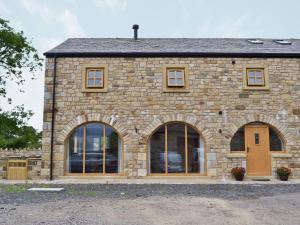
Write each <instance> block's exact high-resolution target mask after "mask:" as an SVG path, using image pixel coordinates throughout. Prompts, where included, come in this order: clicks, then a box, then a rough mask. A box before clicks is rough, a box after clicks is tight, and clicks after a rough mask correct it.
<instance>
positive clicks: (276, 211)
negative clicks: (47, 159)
mask: <svg viewBox="0 0 300 225" xmlns="http://www.w3.org/2000/svg"><path fill="white" fill-rule="evenodd" d="M30 186H32V185H3V184H2V185H0V224H1V225H2V224H3V225H6V224H7V225H9V224H13V225H18V224H22V225H25V224H51V225H56V224H57V225H58V224H89V225H93V224H122V225H123V224H124V225H125V224H130V225H132V224H139V225H140V224H163V225H165V224H209V225H214V224H239V225H241V224H242V225H247V224H255V225H258V224H272V225H273V224H284V225H288V224H293V225H295V224H299V223H300V222H299V221H300V185H299V184H242V185H240V184H190V185H183V184H182V185H180V184H178V185H164V184H143V185H136V184H113V185H109V184H108V185H106V184H78V185H59V187H64V188H65V190H64V191H62V192H59V193H42V192H29V191H26V189H27V188H28V187H30ZM39 186H44V185H39ZM50 186H51V185H50ZM35 187H36V185H35ZM55 187H58V185H56V186H55Z"/></svg>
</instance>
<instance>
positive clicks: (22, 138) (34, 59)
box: [0, 18, 42, 148]
mask: <svg viewBox="0 0 300 225" xmlns="http://www.w3.org/2000/svg"><path fill="white" fill-rule="evenodd" d="M41 67H42V59H41V58H40V57H39V55H38V53H37V50H36V49H35V48H34V47H32V46H31V42H30V41H28V40H27V38H26V37H25V36H24V33H23V31H20V32H17V31H15V30H14V29H13V28H12V27H10V26H9V25H8V21H6V20H4V19H1V18H0V97H2V98H6V93H7V82H8V81H12V82H15V83H16V84H18V85H22V84H23V83H24V81H25V79H26V77H24V74H23V71H24V70H28V71H29V72H30V73H29V74H31V75H32V77H31V78H32V79H33V78H34V76H35V71H37V70H38V69H41ZM8 101H9V103H11V100H10V99H8ZM32 115H33V113H32V112H31V111H25V110H24V106H23V105H22V106H17V107H15V108H14V109H13V110H12V111H10V112H9V111H3V109H1V105H0V148H27V147H28V148H37V147H40V146H41V132H38V131H37V130H36V129H35V128H33V127H31V126H28V125H27V122H28V120H29V119H30V117H31V116H32Z"/></svg>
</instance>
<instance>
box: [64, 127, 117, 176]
mask: <svg viewBox="0 0 300 225" xmlns="http://www.w3.org/2000/svg"><path fill="white" fill-rule="evenodd" d="M67 148H68V149H67V160H66V169H67V171H66V172H67V173H82V174H86V173H88V174H100V175H103V174H113V173H120V171H121V159H122V152H121V151H122V145H121V141H120V138H119V136H118V134H117V132H116V131H115V130H114V129H113V128H112V127H111V126H109V125H106V124H102V123H88V124H84V125H81V126H80V127H77V128H76V129H75V130H74V131H73V132H72V134H71V135H70V137H69V140H68V146H67Z"/></svg>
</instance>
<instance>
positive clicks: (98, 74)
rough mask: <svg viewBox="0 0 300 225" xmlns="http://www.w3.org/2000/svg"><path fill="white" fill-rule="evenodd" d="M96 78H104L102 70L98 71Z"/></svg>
mask: <svg viewBox="0 0 300 225" xmlns="http://www.w3.org/2000/svg"><path fill="white" fill-rule="evenodd" d="M95 76H96V77H97V78H100V77H102V71H101V70H97V71H96V75H95Z"/></svg>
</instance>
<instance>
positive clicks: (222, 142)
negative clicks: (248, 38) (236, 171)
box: [42, 57, 300, 177]
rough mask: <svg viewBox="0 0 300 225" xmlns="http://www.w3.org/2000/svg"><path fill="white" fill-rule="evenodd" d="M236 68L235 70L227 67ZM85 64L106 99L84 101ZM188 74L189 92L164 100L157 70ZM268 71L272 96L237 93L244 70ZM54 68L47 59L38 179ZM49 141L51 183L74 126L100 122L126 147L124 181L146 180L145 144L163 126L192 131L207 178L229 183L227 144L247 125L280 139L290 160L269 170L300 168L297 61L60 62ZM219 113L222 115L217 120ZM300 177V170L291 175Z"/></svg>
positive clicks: (93, 96)
mask: <svg viewBox="0 0 300 225" xmlns="http://www.w3.org/2000/svg"><path fill="white" fill-rule="evenodd" d="M232 60H235V64H233V63H232ZM84 64H108V92H107V93H82V92H81V87H82V76H81V72H82V71H81V70H82V67H83V65H84ZM167 64H187V65H188V66H189V92H188V93H164V92H163V81H162V77H163V66H164V65H167ZM251 64H259V65H265V66H267V67H268V72H269V77H270V78H269V80H270V90H265V91H257V90H253V91H251V90H243V77H242V76H243V70H244V67H245V66H246V65H251ZM53 68H54V60H53V59H52V58H48V59H47V62H46V74H45V105H44V129H43V150H42V158H43V163H44V168H43V169H42V176H43V177H49V164H50V163H49V155H50V153H49V152H50V131H51V103H52V79H53ZM56 90H57V94H56V101H57V104H56V106H55V107H56V116H55V132H54V133H55V137H54V138H55V139H54V176H55V177H57V176H63V175H64V171H65V168H64V160H65V154H64V153H65V141H66V140H67V137H68V135H69V134H70V132H71V131H72V130H73V129H74V128H75V127H76V126H78V125H80V124H82V123H85V122H89V121H99V122H104V123H107V124H110V125H112V126H113V127H114V128H115V129H116V130H117V131H118V132H119V133H120V135H121V138H122V140H123V144H124V149H123V150H124V156H125V163H124V171H125V175H126V176H129V177H131V176H134V177H139V176H146V175H147V172H148V168H147V165H148V164H147V155H148V152H147V144H148V143H147V142H148V139H149V137H150V135H151V133H152V132H153V131H154V130H155V129H156V128H157V127H158V126H160V125H162V124H163V123H165V122H169V121H182V122H186V123H188V124H191V125H193V126H194V127H195V128H197V130H198V131H199V132H200V133H201V134H202V136H203V138H204V141H205V151H206V154H207V155H206V158H207V161H206V162H207V175H208V176H213V177H221V176H223V174H225V175H226V176H228V174H229V171H230V169H231V168H232V166H233V165H235V164H238V163H240V164H241V162H242V160H239V159H232V158H228V157H227V154H228V153H229V152H230V139H231V137H232V136H233V134H234V133H235V131H236V130H237V129H238V128H239V127H241V126H243V125H244V124H246V123H249V122H253V121H261V122H265V123H268V124H270V125H272V126H273V127H275V128H276V129H277V130H278V131H279V132H280V133H281V134H282V136H283V137H284V139H285V142H286V143H285V145H286V151H287V152H288V153H289V154H291V155H292V157H290V158H283V159H281V158H276V160H275V161H274V160H272V164H273V165H272V166H273V168H275V167H276V166H277V165H279V164H281V162H283V164H284V165H288V166H290V165H298V164H299V163H300V154H299V153H300V150H299V146H300V137H299V129H300V128H299V127H300V120H299V118H298V117H299V115H300V104H299V103H300V99H299V96H300V60H299V59H293V58H291V59H289V58H286V59H279V58H269V59H267V58H234V59H232V58H75V57H73V58H58V59H57V89H56ZM220 111H221V113H220ZM294 172H295V176H296V177H300V169H299V168H295V169H294Z"/></svg>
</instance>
